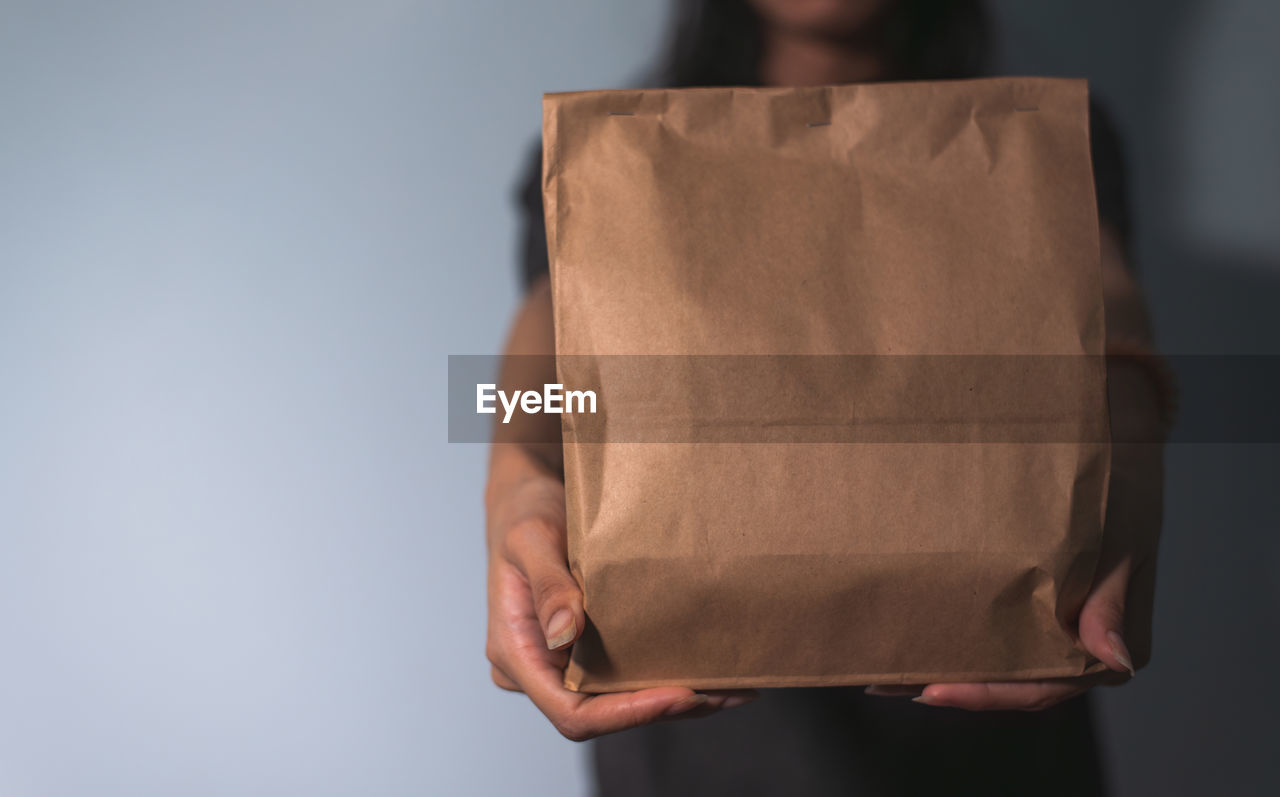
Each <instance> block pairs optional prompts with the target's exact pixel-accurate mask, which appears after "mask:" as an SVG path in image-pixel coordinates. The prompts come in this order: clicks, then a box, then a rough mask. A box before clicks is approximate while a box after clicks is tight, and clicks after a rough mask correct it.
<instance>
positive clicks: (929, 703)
mask: <svg viewBox="0 0 1280 797" xmlns="http://www.w3.org/2000/svg"><path fill="white" fill-rule="evenodd" d="M911 702H912V703H924V704H925V705H926V706H932V705H933V699H932V698H930V697H929V696H928V695H923V694H922V695H919V696H917V697H913V698H911Z"/></svg>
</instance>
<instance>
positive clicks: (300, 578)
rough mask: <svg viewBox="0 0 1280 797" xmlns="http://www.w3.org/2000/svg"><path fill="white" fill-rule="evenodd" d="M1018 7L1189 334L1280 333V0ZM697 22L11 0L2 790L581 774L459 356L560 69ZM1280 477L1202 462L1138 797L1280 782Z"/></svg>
mask: <svg viewBox="0 0 1280 797" xmlns="http://www.w3.org/2000/svg"><path fill="white" fill-rule="evenodd" d="M998 8H999V11H1000V16H1001V19H1002V22H1003V24H1004V28H1005V33H1006V39H1007V41H1008V43H1009V46H1008V48H1007V55H1008V58H1009V62H1010V63H1011V65H1012V67H1013V68H1015V69H1017V70H1018V71H1033V72H1042V73H1060V74H1086V75H1088V76H1090V77H1092V78H1093V79H1094V80H1095V85H1096V86H1097V88H1098V90H1099V91H1100V93H1102V94H1103V95H1104V97H1105V98H1106V99H1108V100H1109V102H1110V104H1111V106H1112V108H1113V110H1114V111H1115V113H1116V115H1117V117H1118V119H1119V121H1120V124H1121V125H1122V127H1123V128H1124V132H1125V133H1126V135H1127V138H1128V140H1129V143H1130V149H1131V151H1132V154H1133V161H1134V168H1135V179H1136V188H1137V197H1138V200H1139V206H1140V211H1141V215H1140V220H1141V222H1142V225H1143V226H1142V228H1141V229H1142V232H1141V239H1140V245H1139V256H1140V259H1141V261H1142V264H1143V268H1144V271H1145V273H1146V274H1147V277H1146V279H1147V282H1148V288H1149V290H1150V292H1151V295H1152V297H1153V302H1154V304H1155V309H1156V312H1157V320H1158V322H1159V324H1160V332H1161V335H1162V339H1163V340H1164V341H1165V343H1166V345H1167V346H1168V347H1170V348H1172V349H1173V350H1176V351H1183V352H1189V351H1273V352H1274V351H1275V349H1276V347H1277V341H1278V340H1280V335H1277V328H1276V322H1275V321H1274V320H1273V319H1274V313H1273V311H1272V310H1271V308H1273V307H1274V306H1275V301H1276V299H1277V297H1278V293H1277V284H1278V281H1280V265H1278V264H1280V242H1278V241H1277V238H1276V234H1277V229H1280V228H1277V226H1276V225H1275V224H1274V221H1275V219H1276V212H1275V211H1276V190H1277V186H1278V185H1280V179H1277V176H1278V175H1276V173H1275V172H1276V154H1275V153H1276V150H1275V148H1274V145H1273V142H1274V141H1275V140H1277V138H1280V136H1277V135H1275V134H1274V131H1275V130H1276V126H1277V108H1276V103H1275V102H1274V100H1273V99H1272V98H1271V96H1270V95H1271V94H1273V93H1274V92H1272V91H1271V89H1272V88H1273V87H1272V86H1271V85H1270V84H1271V82H1272V81H1271V80H1270V77H1269V76H1270V75H1274V73H1275V71H1276V67H1277V61H1276V56H1275V52H1274V48H1273V46H1272V44H1271V42H1274V41H1275V35H1274V34H1275V32H1276V27H1277V14H1276V12H1275V10H1274V7H1273V5H1272V4H1268V3H1265V2H1262V0H1257V1H1256V2H1244V1H1243V0H1241V1H1239V2H1220V1H1218V2H1213V3H1210V2H1207V0H1205V1H1203V2H1172V3H1170V2H1162V3H1157V2H1154V0H1152V2H1141V3H1136V2H1135V3H1128V4H1115V3H1103V2H1093V1H1090V2H1079V1H1077V2H1066V0H1062V1H1061V2H1056V1H1055V2H1045V3H1036V4H1027V3H1015V2H1012V0H1006V1H1005V2H1000V3H998ZM663 12H664V8H663V5H662V4H658V3H654V4H647V3H626V2H621V0H615V2H610V3H601V2H598V0H550V1H548V2H542V3H538V4H533V3H520V2H498V0H468V2H461V1H459V2H426V1H422V2H411V1H410V0H370V2H364V3H359V4H357V3H348V2H338V0H311V1H310V2H300V1H299V2H284V0H270V1H262V2H253V3H250V2H220V3H208V2H204V3H198V2H160V1H159V0H154V1H153V2H142V1H141V0H132V1H130V2H103V3H90V2H78V3H77V2H55V1H54V0H25V1H17V2H15V0H5V2H0V109H2V111H0V114H2V115H0V119H3V124H0V380H3V381H0V386H2V387H3V390H0V452H2V453H0V640H2V642H0V644H2V645H3V648H2V649H0V717H3V719H0V795H5V797H10V796H12V797H43V796H46V795H48V796H50V797H52V796H55V795H56V796H58V797H61V796H62V795H77V796H78V795H85V794H93V795H153V794H154V795H167V794H190V795H202V794H210V795H214V794H217V795H222V794H235V795H256V794H262V795H266V794H271V795H276V794H309V795H326V794H332V795H350V794H377V795H400V794H404V795H409V794H415V795H416V794H434V793H439V794H505V793H513V792H517V790H518V793H523V794H548V795H551V794H566V793H567V794H575V793H582V792H583V791H584V790H585V788H586V780H585V776H584V774H583V771H582V769H581V761H582V748H581V747H579V746H575V745H572V744H570V743H568V742H564V741H562V740H561V739H560V738H559V737H558V736H557V735H556V734H555V733H554V731H552V730H551V729H550V728H549V727H548V726H547V725H546V724H545V723H544V722H543V721H542V720H541V719H540V716H539V715H538V714H537V713H536V712H535V711H534V710H533V709H532V708H531V707H530V706H528V705H527V703H526V702H525V701H524V700H523V699H522V698H520V697H518V696H512V695H508V694H505V693H500V692H498V690H496V689H495V688H493V687H492V686H491V685H490V684H489V681H488V672H487V670H488V668H487V665H486V663H485V662H484V659H483V654H482V648H483V636H484V608H483V577H484V553H483V547H482V526H481V524H482V513H481V507H480V489H481V484H482V479H483V464H484V452H483V450H482V449H480V448H479V447H476V446H449V445H448V444H446V443H445V442H444V439H445V432H444V428H445V410H444V406H443V399H444V393H445V386H444V373H445V359H444V357H445V355H446V354H447V353H486V352H492V351H495V350H496V348H497V346H498V345H499V342H500V339H501V335H502V332H503V327H504V325H505V323H506V319H507V317H508V316H509V314H510V311H511V309H512V307H513V306H514V303H515V298H516V297H515V290H514V287H515V286H514V279H513V276H512V255H513V249H514V237H513V236H514V222H515V216H514V214H513V212H512V207H511V204H510V190H511V185H512V180H513V177H514V175H515V173H516V171H517V169H518V167H519V166H520V165H521V164H522V163H523V159H524V157H525V155H526V153H527V147H528V145H529V144H530V143H531V142H532V140H533V137H534V135H535V133H536V130H537V125H538V121H539V119H538V113H539V108H538V95H539V93H540V92H542V91H547V90H559V89H571V88H596V87H608V86H616V85H621V84H624V83H627V82H629V81H631V80H632V79H633V78H634V77H635V76H636V74H637V71H638V69H639V68H640V67H641V66H642V65H643V64H644V63H645V61H646V59H647V58H648V57H649V55H650V54H651V53H652V51H653V49H654V47H655V45H656V44H657V42H658V41H659V40H660V36H661V27H662V24H663V22H664V13H663ZM1276 465H1277V458H1276V451H1275V448H1274V447H1261V446H1257V447H1252V448H1249V449H1247V450H1242V449H1241V447H1228V446H1219V447H1209V446H1196V447H1191V446H1188V447H1184V448H1183V449H1181V450H1179V451H1174V452H1172V454H1171V473H1170V480H1171V485H1174V487H1175V489H1174V490H1172V495H1171V498H1170V509H1171V511H1170V523H1169V532H1168V535H1167V538H1166V545H1165V550H1164V555H1163V558H1162V568H1163V569H1162V579H1163V583H1162V593H1161V603H1160V607H1159V611H1160V616H1159V618H1158V626H1157V632H1158V638H1157V644H1158V646H1159V647H1158V650H1157V659H1156V662H1155V664H1154V665H1153V666H1152V667H1151V668H1150V669H1149V670H1148V671H1146V672H1144V673H1142V674H1141V676H1140V677H1139V678H1138V679H1137V680H1136V681H1135V682H1134V683H1133V684H1131V685H1129V686H1127V687H1125V688H1124V689H1122V690H1115V691H1113V692H1111V693H1108V694H1107V695H1106V696H1105V697H1104V700H1103V704H1104V718H1105V721H1106V722H1105V733H1106V737H1107V742H1108V750H1109V753H1110V756H1111V760H1112V769H1113V772H1114V773H1115V776H1116V779H1117V782H1118V783H1119V784H1120V786H1121V793H1125V794H1147V793H1167V794H1184V793H1185V794H1196V793H1204V792H1206V791H1208V790H1209V786H1210V785H1211V784H1221V783H1222V782H1223V779H1224V778H1225V779H1226V782H1227V783H1231V782H1233V781H1234V782H1235V783H1236V784H1237V785H1239V786H1241V787H1242V788H1243V787H1245V786H1247V785H1251V786H1255V787H1256V786H1258V785H1260V784H1261V783H1263V782H1264V779H1267V778H1270V779H1271V781H1274V775H1270V774H1269V773H1268V772H1267V771H1266V767H1265V764H1264V761H1263V759H1262V757H1261V754H1262V752H1263V751H1264V750H1265V749H1266V744H1265V743H1266V742H1267V741H1268V740H1269V739H1270V738H1273V737H1274V733H1273V732H1271V725H1270V722H1271V715H1272V713H1273V712H1274V709H1275V708H1276V707H1277V701H1276V699H1275V698H1276V690H1275V687H1274V686H1273V685H1271V681H1270V680H1269V679H1268V677H1267V676H1269V675H1270V674H1271V672H1273V671H1274V670H1275V667H1276V665H1277V664H1278V663H1280V661H1278V659H1277V656H1276V648H1275V644H1274V642H1272V641H1271V633H1272V632H1271V631H1270V629H1274V628H1276V627H1277V623H1276V619H1277V618H1276V615H1275V607H1276V605H1277V600H1276V598H1277V596H1278V595H1280V589H1277V584H1276V575H1275V574H1276V572H1277V570H1276V564H1277V556H1276V553H1277V550H1276V543H1275V542H1274V540H1275V536H1274V535H1272V534H1270V532H1271V531H1273V530H1274V528H1275V527H1276V521H1277V520H1278V519H1280V507H1278V506H1277V500H1276V498H1275V494H1274V490H1273V487H1272V485H1273V484H1274V475H1275V473H1276Z"/></svg>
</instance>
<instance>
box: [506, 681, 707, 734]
mask: <svg viewBox="0 0 1280 797" xmlns="http://www.w3.org/2000/svg"><path fill="white" fill-rule="evenodd" d="M525 693H526V694H528V695H529V698H530V699H531V700H532V701H533V702H534V705H536V706H537V707H538V708H539V709H540V710H541V711H542V713H543V714H546V715H547V718H548V719H550V720H551V723H552V724H553V725H555V727H556V730H558V731H560V733H561V734H563V735H564V736H565V737H566V738H568V739H572V740H573V741H575V742H580V741H585V740H586V739H591V738H594V737H596V736H603V735H604V734H607V733H615V732H617V731H623V730H627V729H629V728H635V727H639V726H641V725H647V724H649V723H651V722H654V721H656V720H659V719H665V718H669V717H675V716H678V715H680V714H684V713H686V712H689V711H693V710H694V709H697V708H699V707H700V706H703V705H705V704H706V702H707V700H708V699H709V698H708V697H707V696H706V695H701V694H698V693H696V692H694V691H693V690H692V689H685V688H683V687H673V686H664V687H659V688H656V689H643V690H640V691H638V692H618V693H613V694H604V695H583V694H579V693H576V692H570V691H569V690H567V689H565V688H564V687H563V686H562V685H561V684H560V678H559V673H558V672H557V673H555V676H554V679H553V681H552V682H548V681H547V680H546V679H544V678H536V679H534V680H533V681H531V682H529V683H526V684H525Z"/></svg>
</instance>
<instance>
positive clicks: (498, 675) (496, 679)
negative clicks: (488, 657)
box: [489, 666, 524, 692]
mask: <svg viewBox="0 0 1280 797" xmlns="http://www.w3.org/2000/svg"><path fill="white" fill-rule="evenodd" d="M489 677H491V678H492V679H493V683H494V685H495V686H497V687H498V688H499V689H505V690H507V691H508V692H523V691H524V690H523V689H521V688H520V684H518V683H516V682H515V681H513V680H511V678H510V677H509V676H508V675H507V674H506V673H505V672H503V671H502V670H500V669H498V668H497V667H496V666H491V667H489Z"/></svg>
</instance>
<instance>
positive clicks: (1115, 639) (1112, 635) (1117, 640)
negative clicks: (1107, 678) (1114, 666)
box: [1107, 631, 1138, 678]
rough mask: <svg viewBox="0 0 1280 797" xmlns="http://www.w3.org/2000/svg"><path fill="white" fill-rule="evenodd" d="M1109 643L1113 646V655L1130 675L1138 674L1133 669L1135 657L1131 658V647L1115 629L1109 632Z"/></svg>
mask: <svg viewBox="0 0 1280 797" xmlns="http://www.w3.org/2000/svg"><path fill="white" fill-rule="evenodd" d="M1107 644H1109V645H1110V646H1111V655H1112V656H1115V657H1116V661H1118V662H1120V666H1122V667H1124V668H1125V669H1126V670H1128V671H1129V677H1130V678H1132V677H1133V676H1135V675H1137V674H1138V673H1137V671H1136V670H1134V669H1133V659H1131V658H1129V648H1128V647H1127V646H1126V645H1125V644H1124V639H1122V638H1121V637H1120V635H1119V634H1117V633H1116V632H1115V631H1108V632H1107Z"/></svg>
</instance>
